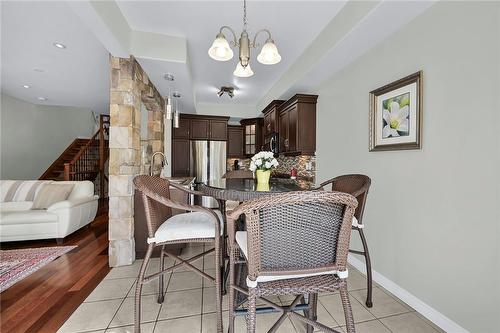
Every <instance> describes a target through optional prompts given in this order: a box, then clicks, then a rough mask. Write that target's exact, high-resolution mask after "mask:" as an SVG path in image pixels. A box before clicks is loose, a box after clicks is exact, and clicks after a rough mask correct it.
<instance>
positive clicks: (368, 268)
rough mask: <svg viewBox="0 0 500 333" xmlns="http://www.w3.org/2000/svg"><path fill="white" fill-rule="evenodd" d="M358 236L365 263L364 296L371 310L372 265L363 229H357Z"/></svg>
mask: <svg viewBox="0 0 500 333" xmlns="http://www.w3.org/2000/svg"><path fill="white" fill-rule="evenodd" d="M358 232H359V236H360V237H361V242H362V243H363V251H364V252H365V253H364V256H365V262H366V283H367V285H368V286H367V295H366V306H367V307H369V308H371V307H372V306H373V303H372V288H373V279H372V264H371V260H370V253H369V252H368V244H367V243H366V238H365V234H364V233H363V229H361V228H358Z"/></svg>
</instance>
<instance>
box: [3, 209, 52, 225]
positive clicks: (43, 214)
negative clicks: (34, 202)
mask: <svg viewBox="0 0 500 333" xmlns="http://www.w3.org/2000/svg"><path fill="white" fill-rule="evenodd" d="M57 219H58V217H57V215H56V214H53V213H49V212H47V211H46V210H24V211H2V212H0V224H2V225H8V224H30V223H45V222H47V223H51V222H57Z"/></svg>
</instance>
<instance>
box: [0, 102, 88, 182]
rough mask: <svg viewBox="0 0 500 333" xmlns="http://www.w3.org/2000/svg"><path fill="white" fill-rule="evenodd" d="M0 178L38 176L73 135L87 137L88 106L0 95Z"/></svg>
mask: <svg viewBox="0 0 500 333" xmlns="http://www.w3.org/2000/svg"><path fill="white" fill-rule="evenodd" d="M0 123H1V124H0V128H1V134H0V135H1V152H0V153H1V154H0V178H1V179H38V177H40V176H41V175H42V174H43V173H44V172H45V170H46V169H47V168H48V167H49V166H50V165H51V164H52V162H54V161H55V160H56V159H57V158H58V157H59V155H60V154H61V153H62V152H63V151H64V149H66V147H67V146H68V145H69V144H70V143H71V142H72V141H73V140H74V139H75V138H77V137H80V138H90V137H91V136H92V134H93V131H94V120H93V118H92V112H91V111H90V110H89V109H84V108H76V107H66V106H44V105H35V104H31V103H27V102H24V101H21V100H19V99H16V98H14V97H12V96H9V95H6V94H2V95H1V109H0Z"/></svg>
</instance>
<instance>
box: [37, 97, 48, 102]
mask: <svg viewBox="0 0 500 333" xmlns="http://www.w3.org/2000/svg"><path fill="white" fill-rule="evenodd" d="M38 100H39V101H42V102H44V101H46V100H47V97H38Z"/></svg>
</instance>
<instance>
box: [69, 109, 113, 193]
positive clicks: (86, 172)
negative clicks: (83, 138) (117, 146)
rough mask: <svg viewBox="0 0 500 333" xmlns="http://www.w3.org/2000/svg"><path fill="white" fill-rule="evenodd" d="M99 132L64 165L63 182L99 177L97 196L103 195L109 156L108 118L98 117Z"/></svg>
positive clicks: (106, 116) (105, 116) (104, 116)
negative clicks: (105, 165)
mask: <svg viewBox="0 0 500 333" xmlns="http://www.w3.org/2000/svg"><path fill="white" fill-rule="evenodd" d="M99 118H100V121H99V130H98V131H97V132H96V133H95V134H94V135H93V136H92V138H90V140H89V141H88V142H87V144H86V145H85V146H83V147H82V148H81V149H80V151H79V152H78V153H77V154H76V155H75V157H74V158H73V159H72V160H71V162H69V163H64V180H77V181H78V180H80V181H81V180H91V179H95V178H96V176H97V175H99V178H100V179H99V180H100V183H99V186H100V188H99V196H100V197H103V196H104V194H105V187H104V186H105V181H107V177H106V175H105V170H104V164H105V162H106V160H107V158H108V156H109V148H108V145H107V139H108V136H109V116H108V115H100V117H99Z"/></svg>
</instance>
